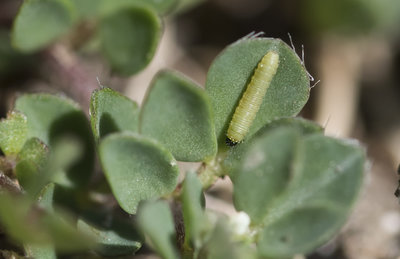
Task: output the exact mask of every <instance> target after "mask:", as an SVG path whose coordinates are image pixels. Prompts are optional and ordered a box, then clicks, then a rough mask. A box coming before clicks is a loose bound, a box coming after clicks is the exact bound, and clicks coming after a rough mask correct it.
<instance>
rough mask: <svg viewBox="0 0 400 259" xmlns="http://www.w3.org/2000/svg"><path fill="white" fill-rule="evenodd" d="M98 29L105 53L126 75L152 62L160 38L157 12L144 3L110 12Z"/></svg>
mask: <svg viewBox="0 0 400 259" xmlns="http://www.w3.org/2000/svg"><path fill="white" fill-rule="evenodd" d="M99 29H100V38H101V42H102V50H103V54H104V55H105V57H106V58H107V60H108V61H109V62H110V64H111V66H112V67H113V68H114V69H115V70H116V71H117V72H119V73H121V74H124V75H131V74H134V73H137V72H138V71H140V70H142V69H143V68H144V67H145V66H147V65H148V64H149V63H150V61H151V59H152V58H153V56H154V53H155V51H156V47H157V45H158V42H159V40H160V37H161V22H160V20H159V18H158V16H157V14H156V13H155V12H154V11H152V10H151V9H149V8H146V7H144V6H136V7H133V6H131V7H129V8H124V9H119V10H117V11H114V12H109V13H107V14H106V15H104V17H102V19H101V22H100V28H99Z"/></svg>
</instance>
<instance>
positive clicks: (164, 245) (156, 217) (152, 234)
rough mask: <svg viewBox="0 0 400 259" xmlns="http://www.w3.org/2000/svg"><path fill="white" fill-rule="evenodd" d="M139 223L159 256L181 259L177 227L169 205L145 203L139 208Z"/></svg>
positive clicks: (167, 258)
mask: <svg viewBox="0 0 400 259" xmlns="http://www.w3.org/2000/svg"><path fill="white" fill-rule="evenodd" d="M138 221H139V225H140V228H141V229H142V230H143V232H144V233H145V234H146V236H147V237H148V239H149V240H150V242H151V245H152V247H153V248H154V249H155V250H156V251H157V252H158V254H160V255H161V256H162V257H163V258H165V259H176V258H179V256H178V253H177V250H176V247H175V242H176V241H175V240H176V237H175V236H176V233H175V225H174V221H173V218H172V214H171V211H170V209H169V206H168V204H167V203H165V202H162V201H156V202H147V203H145V204H144V205H143V206H141V207H140V208H139V215H138Z"/></svg>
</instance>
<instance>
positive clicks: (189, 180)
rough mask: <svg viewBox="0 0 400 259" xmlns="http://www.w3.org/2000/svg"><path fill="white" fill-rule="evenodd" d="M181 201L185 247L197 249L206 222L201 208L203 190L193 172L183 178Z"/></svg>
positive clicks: (203, 200) (203, 199)
mask: <svg viewBox="0 0 400 259" xmlns="http://www.w3.org/2000/svg"><path fill="white" fill-rule="evenodd" d="M181 200H182V212H183V220H184V224H185V245H186V246H188V247H194V248H195V249H198V248H199V247H200V245H201V238H202V232H203V230H204V229H205V228H206V227H207V226H206V225H207V224H208V222H206V216H205V214H204V210H203V206H202V205H203V204H204V203H205V198H204V194H203V188H202V185H201V182H200V181H199V179H198V178H197V176H196V174H195V173H193V172H189V173H188V174H187V175H186V177H185V181H184V182H183V188H182V196H181Z"/></svg>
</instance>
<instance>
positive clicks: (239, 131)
mask: <svg viewBox="0 0 400 259" xmlns="http://www.w3.org/2000/svg"><path fill="white" fill-rule="evenodd" d="M278 66H279V54H278V53H276V52H275V51H269V52H267V54H265V56H264V57H263V58H262V59H261V61H260V63H258V65H257V68H256V69H255V71H254V75H253V76H252V78H251V80H250V83H249V84H248V85H247V88H246V91H245V92H244V94H243V96H242V98H241V99H240V101H239V105H238V106H237V107H236V110H235V113H234V114H233V117H232V120H231V122H230V124H229V128H228V132H227V134H226V136H227V138H226V143H227V145H229V146H234V145H236V144H237V143H238V142H241V141H242V140H243V139H244V137H245V136H246V134H247V132H248V131H249V128H250V126H251V124H252V123H253V120H254V118H255V117H256V115H257V112H258V110H259V109H260V106H261V104H262V102H263V99H264V95H265V93H266V92H267V89H268V88H269V86H270V84H271V81H272V79H273V78H274V76H275V74H276V71H277V70H278Z"/></svg>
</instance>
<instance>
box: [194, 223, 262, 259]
mask: <svg viewBox="0 0 400 259" xmlns="http://www.w3.org/2000/svg"><path fill="white" fill-rule="evenodd" d="M198 258H208V259H220V258H232V259H242V258H248V259H256V258H257V256H256V252H255V251H254V249H252V248H251V247H249V246H246V245H245V244H244V243H241V242H238V241H235V240H233V233H232V232H231V231H230V226H229V225H228V224H226V222H224V221H223V219H220V220H218V221H217V223H216V224H215V227H214V230H213V232H212V233H211V237H210V238H209V240H208V242H207V243H206V244H205V245H204V247H202V249H201V251H200V254H199V256H198Z"/></svg>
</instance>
